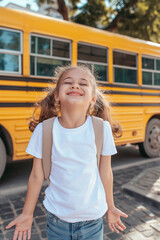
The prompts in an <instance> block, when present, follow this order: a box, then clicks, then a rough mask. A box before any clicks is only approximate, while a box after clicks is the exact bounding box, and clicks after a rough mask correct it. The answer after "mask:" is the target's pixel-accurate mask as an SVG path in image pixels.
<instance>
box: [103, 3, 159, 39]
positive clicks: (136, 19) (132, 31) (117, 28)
mask: <svg viewBox="0 0 160 240" xmlns="http://www.w3.org/2000/svg"><path fill="white" fill-rule="evenodd" d="M114 4H115V5H114V6H112V8H111V9H112V14H113V13H114V16H115V17H114V19H112V21H109V19H110V18H109V17H110V16H109V14H108V16H107V17H108V18H106V25H107V26H106V27H105V30H108V31H114V32H118V33H120V34H124V35H128V36H132V37H136V38H141V39H144V40H149V41H154V42H158V43H160V37H159V33H160V1H159V0H152V1H150V0H121V1H114ZM115 6H116V7H115ZM114 7H115V8H114Z"/></svg>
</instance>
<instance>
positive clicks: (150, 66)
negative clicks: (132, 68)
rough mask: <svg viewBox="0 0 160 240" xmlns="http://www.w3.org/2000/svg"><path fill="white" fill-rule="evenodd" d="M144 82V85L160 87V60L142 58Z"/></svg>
mask: <svg viewBox="0 0 160 240" xmlns="http://www.w3.org/2000/svg"><path fill="white" fill-rule="evenodd" d="M142 81H143V84H144V85H152V86H160V59H156V58H153V57H152V58H151V57H142Z"/></svg>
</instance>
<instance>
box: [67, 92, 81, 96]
mask: <svg viewBox="0 0 160 240" xmlns="http://www.w3.org/2000/svg"><path fill="white" fill-rule="evenodd" d="M67 95H71V96H82V94H81V93H79V92H70V93H67Z"/></svg>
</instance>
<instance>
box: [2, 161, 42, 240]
mask: <svg viewBox="0 0 160 240" xmlns="http://www.w3.org/2000/svg"><path fill="white" fill-rule="evenodd" d="M43 181H44V174H43V168H42V160H41V159H39V158H34V159H33V167H32V171H31V174H30V177H29V181H28V189H27V195H26V200H25V204H24V208H23V210H22V213H21V214H20V215H19V216H18V217H17V218H15V219H14V220H13V221H12V222H10V223H9V224H8V226H7V227H6V229H9V228H11V227H12V226H14V225H16V228H15V232H14V236H13V240H16V239H18V240H21V239H26V238H27V235H28V238H27V239H30V237H31V226H32V222H33V212H34V209H35V206H36V203H37V199H38V196H39V193H40V190H41V187H42V184H43Z"/></svg>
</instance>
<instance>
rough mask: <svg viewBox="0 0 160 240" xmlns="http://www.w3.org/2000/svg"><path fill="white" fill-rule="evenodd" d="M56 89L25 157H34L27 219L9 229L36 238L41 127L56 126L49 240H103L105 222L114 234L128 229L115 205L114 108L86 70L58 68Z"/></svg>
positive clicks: (43, 108) (48, 203) (34, 124)
mask: <svg viewBox="0 0 160 240" xmlns="http://www.w3.org/2000/svg"><path fill="white" fill-rule="evenodd" d="M56 79H57V83H56V87H55V88H54V89H51V91H50V92H49V94H48V95H47V96H46V97H45V99H43V100H42V101H40V102H39V103H38V105H37V106H38V107H40V108H41V111H40V115H39V118H38V119H35V117H34V116H33V120H32V121H31V122H30V126H29V127H30V130H31V131H33V130H34V132H33V134H32V136H31V139H30V142H29V144H28V147H27V149H26V152H27V153H29V154H31V155H32V156H34V159H33V168H32V171H31V174H30V178H29V182H28V190H27V196H26V201H25V204H24V208H23V211H22V213H21V214H20V215H19V216H18V217H17V218H16V219H15V220H13V221H12V222H11V223H10V224H9V225H8V226H7V227H6V228H7V229H9V228H11V227H12V226H14V225H15V226H16V228H15V232H14V236H13V240H16V239H18V240H21V239H23V240H25V239H26V238H28V239H30V238H31V226H32V221H33V212H34V209H35V206H36V202H37V199H38V196H39V193H40V190H41V187H42V184H43V181H44V172H43V167H42V122H43V121H44V120H45V119H49V118H51V117H56V118H55V120H54V124H53V129H52V131H53V145H52V154H51V161H52V166H51V173H50V177H49V179H50V185H49V186H48V187H47V189H46V191H45V199H44V201H43V204H44V207H45V209H46V210H47V225H46V226H47V227H46V230H47V237H48V239H49V240H51V239H53V240H70V239H75V240H103V216H104V215H105V214H106V217H107V221H108V225H109V228H110V229H111V231H115V232H116V233H119V230H120V231H123V230H124V229H125V226H124V224H123V223H122V222H121V219H120V217H121V216H122V217H127V215H126V214H125V213H123V212H122V211H120V210H119V209H117V208H116V207H115V205H114V200H113V174H112V169H111V155H113V154H115V153H116V152H117V151H116V148H115V144H114V140H113V135H114V136H115V137H116V136H117V135H118V134H119V133H120V132H121V129H120V126H119V125H118V124H117V125H115V124H114V125H113V124H112V122H111V115H110V107H109V104H108V102H107V101H106V100H105V99H104V97H103V95H102V93H100V91H99V90H98V88H97V86H96V79H95V77H94V76H93V74H92V73H91V71H90V70H89V69H88V68H87V67H84V66H78V67H73V66H67V67H61V68H58V70H57V72H56ZM92 115H94V116H98V117H100V118H102V119H103V120H104V121H103V125H104V137H103V147H102V152H101V157H100V163H99V168H98V166H97V156H96V154H97V152H96V151H97V149H96V144H95V136H94V130H93V124H92V117H91V116H92Z"/></svg>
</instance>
